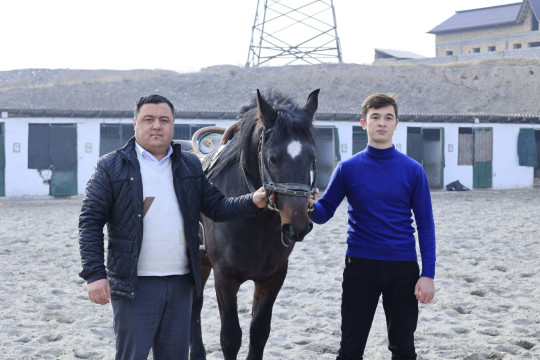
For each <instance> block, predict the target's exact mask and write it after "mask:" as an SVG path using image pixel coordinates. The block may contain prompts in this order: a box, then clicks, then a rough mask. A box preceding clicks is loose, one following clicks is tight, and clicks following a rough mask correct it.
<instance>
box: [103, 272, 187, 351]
mask: <svg viewBox="0 0 540 360" xmlns="http://www.w3.org/2000/svg"><path fill="white" fill-rule="evenodd" d="M192 299H193V279H192V277H191V275H190V274H187V275H178V276H164V277H154V276H140V277H139V278H138V290H137V294H136V296H135V299H133V300H130V299H128V298H125V297H121V296H114V297H113V298H112V301H111V302H112V307H113V313H114V332H115V334H116V360H142V359H144V360H146V359H147V358H148V354H149V353H150V349H152V352H153V356H154V359H155V360H165V359H175V360H187V359H188V354H189V328H190V321H191V304H192Z"/></svg>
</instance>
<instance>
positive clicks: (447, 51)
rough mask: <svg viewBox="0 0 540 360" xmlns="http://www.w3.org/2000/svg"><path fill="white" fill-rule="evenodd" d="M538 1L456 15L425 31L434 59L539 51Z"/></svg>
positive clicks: (474, 10) (457, 13)
mask: <svg viewBox="0 0 540 360" xmlns="http://www.w3.org/2000/svg"><path fill="white" fill-rule="evenodd" d="M539 18H540V0H524V1H523V2H522V3H514V4H508V5H500V6H494V7H488V8H481V9H473V10H465V11H458V12H456V14H455V15H454V16H452V17H451V18H449V19H448V20H446V21H445V22H443V23H441V24H440V25H438V26H436V27H435V28H434V29H432V30H431V31H429V33H431V34H435V36H436V39H435V43H436V56H437V57H444V56H455V55H467V54H480V53H488V52H496V51H508V50H520V49H530V48H540V31H539V26H538V23H539Z"/></svg>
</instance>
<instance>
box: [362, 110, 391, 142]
mask: <svg viewBox="0 0 540 360" xmlns="http://www.w3.org/2000/svg"><path fill="white" fill-rule="evenodd" d="M360 124H361V125H362V128H363V129H364V130H366V131H367V135H368V144H369V145H370V146H373V147H375V148H378V149H386V148H389V147H391V146H392V136H394V131H395V130H396V127H397V124H398V119H397V118H396V112H395V110H394V107H393V106H392V105H387V106H384V107H382V108H379V109H373V108H371V109H369V110H368V113H367V116H366V119H361V120H360Z"/></svg>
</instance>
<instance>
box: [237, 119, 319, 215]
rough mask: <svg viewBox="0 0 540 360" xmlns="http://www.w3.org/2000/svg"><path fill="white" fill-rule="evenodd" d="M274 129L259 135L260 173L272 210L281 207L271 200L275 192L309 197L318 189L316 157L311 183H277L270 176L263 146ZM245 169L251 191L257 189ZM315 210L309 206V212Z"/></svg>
mask: <svg viewBox="0 0 540 360" xmlns="http://www.w3.org/2000/svg"><path fill="white" fill-rule="evenodd" d="M272 131H274V129H264V130H263V131H262V132H261V136H260V137H259V146H258V149H257V151H258V160H259V173H260V176H261V181H262V185H263V187H264V189H265V190H266V191H267V198H266V202H267V204H268V205H267V207H268V209H270V210H274V211H278V212H279V209H278V208H277V206H276V203H275V202H271V201H270V195H272V194H273V193H279V194H285V195H291V196H304V197H308V196H310V195H312V194H314V193H315V190H316V186H315V185H316V183H317V161H316V159H313V162H312V164H311V166H312V167H313V181H312V182H311V185H307V184H299V183H275V182H274V181H273V180H272V177H271V176H270V173H268V170H267V169H266V166H265V164H264V159H263V148H264V143H265V141H266V136H267V135H268V134H269V133H271V132H272ZM242 170H243V171H244V177H245V179H246V182H247V184H248V187H249V188H250V191H252V192H253V191H255V187H254V186H253V185H252V184H251V182H250V181H249V179H248V177H247V176H246V172H245V170H244V169H243V168H242ZM311 211H313V206H312V205H309V206H308V212H311Z"/></svg>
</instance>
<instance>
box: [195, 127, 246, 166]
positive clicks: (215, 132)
mask: <svg viewBox="0 0 540 360" xmlns="http://www.w3.org/2000/svg"><path fill="white" fill-rule="evenodd" d="M238 131H239V129H238V123H237V122H235V123H234V124H232V125H230V126H229V127H228V128H227V129H225V128H222V127H218V126H205V127H203V128H201V129H199V130H197V131H196V132H195V133H194V134H193V136H192V137H191V144H192V147H193V153H194V154H195V155H197V157H198V158H199V159H200V160H201V162H202V167H203V171H204V172H205V173H207V172H208V170H209V169H210V168H211V167H212V166H213V165H214V164H215V163H216V161H217V159H218V157H219V154H220V153H221V151H222V150H223V149H224V148H225V147H226V146H227V145H228V144H229V142H230V141H231V140H232V138H233V137H234V136H235V135H236V134H237V133H238Z"/></svg>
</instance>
